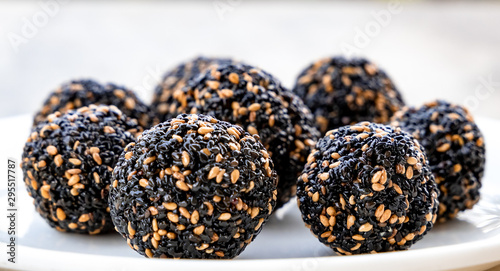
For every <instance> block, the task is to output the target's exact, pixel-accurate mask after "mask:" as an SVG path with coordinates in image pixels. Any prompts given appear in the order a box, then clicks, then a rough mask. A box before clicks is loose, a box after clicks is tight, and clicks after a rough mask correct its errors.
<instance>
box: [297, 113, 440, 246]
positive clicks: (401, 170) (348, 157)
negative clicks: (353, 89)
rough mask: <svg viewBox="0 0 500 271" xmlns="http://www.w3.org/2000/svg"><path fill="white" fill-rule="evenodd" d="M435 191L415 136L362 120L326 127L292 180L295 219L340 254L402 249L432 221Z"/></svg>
mask: <svg viewBox="0 0 500 271" xmlns="http://www.w3.org/2000/svg"><path fill="white" fill-rule="evenodd" d="M413 159H416V161H417V163H415V164H413V165H412V163H408V161H409V160H410V162H412V161H413ZM410 170H411V171H412V174H407V172H409V171H410ZM437 197H438V190H437V187H436V183H435V181H434V177H433V175H432V173H431V171H430V168H429V166H428V161H427V158H426V156H425V153H424V150H423V148H422V147H421V146H419V144H418V141H417V140H415V139H414V138H413V137H412V136H410V135H409V134H407V133H406V132H403V131H401V129H399V128H392V127H390V126H386V125H382V124H374V123H370V122H361V123H358V124H356V125H354V126H344V127H341V128H339V129H335V130H331V131H329V132H327V133H326V135H325V137H324V138H322V139H320V140H319V142H318V143H317V145H316V149H315V150H313V151H312V152H311V154H310V156H309V157H308V162H307V164H306V166H305V168H304V171H303V172H302V175H301V176H300V177H299V179H298V185H297V201H298V205H299V209H300V211H301V213H302V219H303V220H304V222H305V223H306V225H307V226H308V227H310V229H311V231H312V233H313V234H314V235H315V236H317V237H318V239H319V240H320V242H322V243H323V244H325V245H327V246H329V247H331V248H332V249H334V250H335V251H336V252H337V253H339V254H343V255H350V254H360V253H376V252H386V251H394V250H404V249H408V248H409V247H410V246H411V245H412V244H414V243H415V242H417V241H418V240H420V239H421V238H422V237H423V236H424V235H425V234H426V232H427V231H428V230H430V229H431V228H432V226H433V224H434V221H435V219H436V217H437V215H436V212H437V209H438V201H437Z"/></svg>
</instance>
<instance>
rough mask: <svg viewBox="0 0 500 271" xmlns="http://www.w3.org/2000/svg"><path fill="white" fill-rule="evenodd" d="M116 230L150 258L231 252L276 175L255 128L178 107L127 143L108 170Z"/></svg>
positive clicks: (238, 248)
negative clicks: (188, 112)
mask: <svg viewBox="0 0 500 271" xmlns="http://www.w3.org/2000/svg"><path fill="white" fill-rule="evenodd" d="M113 177H114V178H115V180H114V182H113V184H112V187H111V190H110V198H109V205H110V208H111V217H112V219H113V222H114V224H115V226H116V230H117V231H118V232H119V233H120V234H121V235H122V236H123V237H124V238H126V239H127V242H128V244H129V245H130V247H131V248H133V249H134V250H136V251H137V252H138V253H140V254H141V255H144V256H147V257H149V258H153V257H154V258H215V259H222V258H225V259H227V258H234V257H236V256H238V255H239V254H240V253H241V252H242V251H243V250H244V249H245V247H246V246H247V245H248V244H249V243H250V242H252V240H254V239H255V237H256V236H257V235H258V234H259V232H260V231H261V229H262V226H263V225H264V224H265V223H266V221H267V220H268V218H269V216H270V215H271V213H272V212H273V210H274V208H275V206H276V200H277V197H276V195H277V189H276V185H277V177H276V172H275V171H274V170H273V162H272V160H271V159H270V157H269V153H268V152H267V151H266V149H265V148H264V146H262V144H261V143H260V142H259V140H258V138H257V137H256V136H252V135H250V134H249V133H246V132H245V131H244V130H243V129H242V128H241V127H239V126H237V125H232V124H230V123H227V122H224V121H219V120H217V119H215V118H213V117H210V116H204V115H186V114H182V115H179V116H177V117H176V118H173V119H170V120H167V121H166V122H163V123H160V124H158V125H156V126H154V127H153V128H151V129H150V130H147V131H145V132H144V133H143V134H142V137H141V138H140V139H139V140H138V141H137V142H136V143H131V144H129V145H128V146H127V147H126V149H125V151H124V153H123V154H122V156H121V157H120V160H119V162H118V164H117V166H116V168H115V170H114V173H113Z"/></svg>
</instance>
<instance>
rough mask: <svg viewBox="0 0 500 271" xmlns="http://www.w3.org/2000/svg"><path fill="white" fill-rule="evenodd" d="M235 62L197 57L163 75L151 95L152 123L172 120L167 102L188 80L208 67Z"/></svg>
mask: <svg viewBox="0 0 500 271" xmlns="http://www.w3.org/2000/svg"><path fill="white" fill-rule="evenodd" d="M235 62H236V61H234V60H232V59H230V58H209V57H204V56H199V57H196V58H194V59H192V60H189V61H186V62H184V63H181V64H179V65H178V66H176V67H175V68H173V69H172V70H169V71H168V72H167V73H165V75H164V76H163V79H162V80H161V83H160V84H159V85H158V86H157V87H156V89H155V91H154V93H153V101H152V103H151V110H152V111H153V113H154V123H155V124H158V123H160V122H163V121H166V120H167V119H169V117H170V118H172V117H175V116H176V115H175V112H171V113H173V115H172V114H169V110H170V103H169V102H168V99H169V97H170V96H172V93H173V92H174V91H176V90H178V89H182V88H183V87H184V86H186V84H187V83H188V81H189V80H192V79H194V78H195V77H196V76H198V75H200V74H201V73H203V72H205V71H206V70H207V69H208V68H209V67H210V65H213V64H230V63H235Z"/></svg>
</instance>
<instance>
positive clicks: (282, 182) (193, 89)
mask: <svg viewBox="0 0 500 271" xmlns="http://www.w3.org/2000/svg"><path fill="white" fill-rule="evenodd" d="M167 102H168V104H170V111H169V112H170V113H169V114H171V116H173V115H175V114H178V113H191V114H195V113H198V114H206V115H210V116H214V117H216V118H218V119H220V120H223V121H227V122H230V123H232V124H237V125H240V126H242V127H243V129H245V130H246V131H247V132H249V133H250V134H252V135H259V137H260V140H261V142H262V144H263V145H264V147H265V148H266V149H267V150H268V151H269V153H270V155H271V157H272V159H273V161H274V165H275V169H276V172H277V173H278V176H279V181H278V207H281V206H282V205H283V204H285V203H286V202H288V201H289V199H290V198H291V197H293V196H294V195H295V187H296V179H297V176H298V175H299V174H300V172H301V170H302V168H303V166H304V164H305V160H306V157H307V155H308V153H309V151H310V150H311V148H312V147H313V146H314V144H315V143H316V140H317V139H318V137H319V132H318V131H317V129H316V128H315V127H314V123H313V119H312V115H311V113H310V111H309V109H308V108H307V107H306V106H305V105H304V104H303V103H302V101H301V100H300V98H298V97H297V96H296V95H294V94H293V93H291V92H290V91H289V90H287V89H286V88H284V87H283V86H282V85H281V83H280V82H279V81H278V80H277V79H276V78H275V77H274V76H272V75H270V74H268V73H266V72H265V71H262V70H260V69H258V68H255V67H253V66H249V65H246V64H242V63H238V64H229V65H226V64H222V65H217V64H214V65H212V66H211V68H210V69H208V70H207V71H206V72H205V73H203V74H201V75H199V76H198V77H196V79H193V80H191V81H190V82H189V83H188V84H187V86H185V87H184V88H182V89H178V90H176V91H174V92H173V93H172V94H171V96H169V97H168V99H167Z"/></svg>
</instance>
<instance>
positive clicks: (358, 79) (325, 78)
mask: <svg viewBox="0 0 500 271" xmlns="http://www.w3.org/2000/svg"><path fill="white" fill-rule="evenodd" d="M293 91H294V93H296V94H297V95H298V96H299V97H300V98H302V99H303V100H304V103H305V104H306V105H307V106H308V107H309V108H311V110H312V113H313V114H314V116H315V120H316V125H317V127H319V129H320V131H321V132H322V133H325V132H326V131H328V130H330V129H335V128H338V127H340V126H344V125H351V124H354V123H357V122H360V121H372V122H377V123H387V122H388V121H389V119H390V117H391V116H392V115H393V114H394V112H396V111H397V110H399V109H400V108H401V107H402V106H403V105H404V102H403V99H402V97H401V94H400V93H399V92H398V91H397V89H396V87H395V86H394V84H393V83H392V81H391V79H389V77H388V76H387V75H386V73H385V72H384V71H382V70H381V69H379V68H377V67H376V66H375V65H374V64H373V63H370V62H369V61H368V60H366V59H362V58H354V59H346V58H344V57H332V58H325V59H322V60H319V61H317V62H316V63H314V64H312V65H310V66H309V67H307V68H306V69H305V70H303V71H302V72H301V73H300V75H299V76H298V78H297V81H296V83H295V87H294V89H293Z"/></svg>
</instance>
